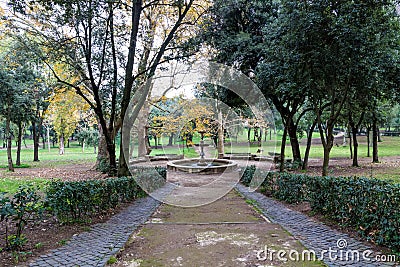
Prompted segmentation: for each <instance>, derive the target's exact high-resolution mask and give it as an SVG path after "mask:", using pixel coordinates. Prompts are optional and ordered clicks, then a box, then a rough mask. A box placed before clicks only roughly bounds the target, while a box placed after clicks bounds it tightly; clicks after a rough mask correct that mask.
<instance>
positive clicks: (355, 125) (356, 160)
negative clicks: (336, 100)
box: [348, 107, 365, 167]
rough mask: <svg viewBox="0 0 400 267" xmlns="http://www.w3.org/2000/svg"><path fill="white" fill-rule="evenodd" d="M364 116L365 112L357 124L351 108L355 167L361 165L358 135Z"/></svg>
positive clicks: (350, 121)
mask: <svg viewBox="0 0 400 267" xmlns="http://www.w3.org/2000/svg"><path fill="white" fill-rule="evenodd" d="M364 114H365V112H362V113H361V115H360V118H359V120H358V122H357V123H356V122H355V121H354V117H353V113H352V112H351V107H350V108H349V113H348V115H349V126H350V128H351V134H352V137H353V149H354V152H353V164H352V166H353V167H359V164H358V140H357V133H358V129H359V127H360V125H361V123H362V121H363V119H364Z"/></svg>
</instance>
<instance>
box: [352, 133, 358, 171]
mask: <svg viewBox="0 0 400 267" xmlns="http://www.w3.org/2000/svg"><path fill="white" fill-rule="evenodd" d="M351 133H352V135H353V148H354V153H353V165H352V166H353V167H359V165H358V140H357V128H356V127H351Z"/></svg>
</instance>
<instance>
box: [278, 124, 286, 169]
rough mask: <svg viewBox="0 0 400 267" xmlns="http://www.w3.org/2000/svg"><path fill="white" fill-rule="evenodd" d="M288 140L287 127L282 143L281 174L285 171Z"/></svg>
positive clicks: (284, 130)
mask: <svg viewBox="0 0 400 267" xmlns="http://www.w3.org/2000/svg"><path fill="white" fill-rule="evenodd" d="M286 138H287V127H284V129H283V136H282V143H281V155H280V160H279V161H280V162H279V172H283V171H284V170H285V147H286Z"/></svg>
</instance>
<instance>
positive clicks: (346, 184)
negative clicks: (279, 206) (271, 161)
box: [244, 173, 400, 251]
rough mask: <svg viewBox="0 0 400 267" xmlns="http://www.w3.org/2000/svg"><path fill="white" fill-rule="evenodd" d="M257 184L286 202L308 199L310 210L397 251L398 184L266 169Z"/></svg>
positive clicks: (399, 223) (399, 243)
mask: <svg viewBox="0 0 400 267" xmlns="http://www.w3.org/2000/svg"><path fill="white" fill-rule="evenodd" d="M246 181H247V180H244V182H246ZM261 188H262V191H264V192H267V193H268V192H269V193H270V194H271V195H272V196H273V197H275V198H277V199H280V200H284V201H286V202H289V203H299V202H302V201H309V202H310V205H311V208H312V210H313V211H315V212H318V213H320V214H323V215H326V216H328V217H329V218H331V219H333V220H334V221H336V222H338V223H339V224H340V225H342V226H347V227H352V228H354V229H356V230H358V231H359V232H360V234H361V235H362V236H364V237H365V238H366V239H367V240H370V241H372V242H374V243H376V244H378V245H384V246H387V247H390V248H392V249H394V250H395V251H400V208H399V207H400V184H394V183H391V182H388V181H382V180H378V179H369V178H357V177H318V176H317V177H313V176H308V175H304V174H291V173H269V174H268V176H267V179H265V180H264V182H263V184H262V186H261Z"/></svg>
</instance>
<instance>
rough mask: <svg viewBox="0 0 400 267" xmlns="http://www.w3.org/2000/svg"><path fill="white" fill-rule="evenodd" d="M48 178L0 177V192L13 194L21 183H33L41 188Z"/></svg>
mask: <svg viewBox="0 0 400 267" xmlns="http://www.w3.org/2000/svg"><path fill="white" fill-rule="evenodd" d="M48 181H49V180H47V179H42V178H35V179H26V178H0V192H6V193H9V194H14V193H15V192H16V191H17V190H18V188H19V187H20V186H22V185H33V186H37V187H39V189H43V188H44V187H45V186H46V183H47V182H48Z"/></svg>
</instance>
